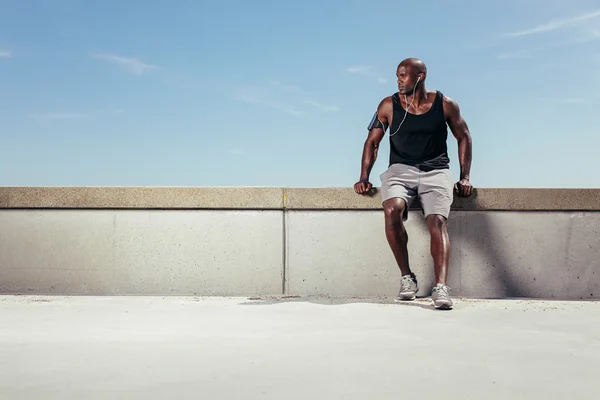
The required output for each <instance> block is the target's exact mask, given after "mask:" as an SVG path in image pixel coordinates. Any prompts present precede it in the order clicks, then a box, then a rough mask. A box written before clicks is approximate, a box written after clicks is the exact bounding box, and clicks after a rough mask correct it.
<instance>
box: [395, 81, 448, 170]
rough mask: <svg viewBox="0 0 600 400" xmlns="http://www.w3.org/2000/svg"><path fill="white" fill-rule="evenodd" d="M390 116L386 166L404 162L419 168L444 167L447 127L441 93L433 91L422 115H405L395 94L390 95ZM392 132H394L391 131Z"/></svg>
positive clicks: (446, 166) (446, 165) (445, 167)
mask: <svg viewBox="0 0 600 400" xmlns="http://www.w3.org/2000/svg"><path fill="white" fill-rule="evenodd" d="M392 103H393V105H394V116H393V118H392V125H391V127H390V131H389V132H390V165H392V164H397V163H400V164H406V165H411V166H414V167H417V168H419V169H420V170H422V171H431V170H434V169H448V168H449V164H450V158H449V157H448V147H447V144H446V140H447V138H448V129H447V126H446V118H445V117H444V104H443V95H442V93H441V92H439V91H436V95H435V100H434V101H433V105H432V106H431V109H430V110H429V111H427V112H426V113H425V114H422V115H414V114H411V113H410V112H409V113H408V114H407V115H406V119H405V120H404V123H403V124H402V126H401V127H400V129H398V127H399V126H400V122H401V121H402V118H404V114H405V112H406V111H405V109H404V107H402V104H401V103H400V97H399V94H398V93H395V94H394V95H393V96H392ZM394 132H396V133H395V134H394Z"/></svg>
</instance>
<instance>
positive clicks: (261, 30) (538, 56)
mask: <svg viewBox="0 0 600 400" xmlns="http://www.w3.org/2000/svg"><path fill="white" fill-rule="evenodd" d="M558 3H559V2H549V1H542V0H535V1H534V0H509V1H502V2H496V1H494V2H492V1H476V0H438V1H433V0H431V1H415V2H400V1H397V0H395V1H387V0H385V1H377V0H372V1H366V0H364V1H357V0H344V1H342V0H335V1H334V0H330V1H325V0H318V1H317V0H305V1H303V2H299V1H293V2H292V1H284V0H281V1H266V0H256V1H252V2H250V1H241V0H240V1H231V0H223V1H219V2H217V1H203V0H178V1H163V0H160V1H159V0H154V1H141V0H128V1H121V0H104V1H102V2H100V1H76V0H55V1H40V0H30V1H22V0H3V1H2V2H0V93H1V96H0V135H1V136H2V137H1V139H2V141H1V142H0V143H1V144H0V185H8V186H296V187H298V186H300V187H328V186H329V187H350V186H352V185H353V184H354V183H355V181H356V180H357V179H358V177H359V173H360V158H361V153H362V146H363V143H364V139H365V137H366V134H367V131H366V125H367V124H368V123H369V121H370V119H371V117H372V115H373V112H374V110H375V109H376V107H377V104H378V103H379V101H380V100H381V99H382V98H383V97H385V96H388V95H391V94H393V93H394V92H395V91H396V90H397V88H396V83H395V69H396V66H397V64H398V63H399V62H400V61H401V60H402V59H404V58H406V57H419V58H421V59H422V60H423V61H425V63H426V64H427V66H428V69H429V74H428V78H427V82H426V83H427V87H428V88H429V89H438V90H440V91H442V92H443V93H444V94H446V95H448V96H450V97H451V98H453V99H454V100H456V101H457V102H458V104H459V105H460V107H461V109H462V112H463V115H464V117H465V119H466V120H467V122H468V124H469V126H470V129H471V133H472V136H473V166H472V173H471V177H472V179H471V180H472V183H473V184H474V186H476V187H600V174H599V173H598V149H600V128H599V124H600V122H599V119H598V111H597V104H598V101H599V100H600V74H598V71H599V70H600V51H599V50H600V6H599V5H598V4H597V2H596V1H593V0H587V1H583V0H571V1H569V2H560V4H558ZM387 140H388V137H387V136H386V138H385V139H384V142H383V146H382V149H381V150H380V154H379V158H378V160H377V163H376V165H375V167H374V169H373V172H372V176H371V177H372V182H373V183H374V184H375V185H380V181H379V175H380V174H381V173H382V172H383V171H384V170H385V169H386V168H387V161H388V151H389V145H388V142H387ZM449 150H450V156H451V163H452V164H451V167H452V171H453V172H454V175H455V177H456V178H458V171H459V166H458V157H457V145H456V141H455V140H454V138H453V137H452V136H451V134H449Z"/></svg>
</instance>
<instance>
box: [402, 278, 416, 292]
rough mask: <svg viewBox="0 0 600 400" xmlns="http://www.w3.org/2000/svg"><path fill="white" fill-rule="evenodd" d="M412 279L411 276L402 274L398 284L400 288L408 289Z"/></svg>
mask: <svg viewBox="0 0 600 400" xmlns="http://www.w3.org/2000/svg"><path fill="white" fill-rule="evenodd" d="M412 283H413V281H412V278H411V277H409V276H404V277H402V282H401V284H400V286H401V288H402V290H408V289H410V286H411V285H412Z"/></svg>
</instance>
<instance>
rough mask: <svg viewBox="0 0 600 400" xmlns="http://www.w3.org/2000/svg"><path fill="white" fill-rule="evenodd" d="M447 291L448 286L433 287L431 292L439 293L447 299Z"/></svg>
mask: <svg viewBox="0 0 600 400" xmlns="http://www.w3.org/2000/svg"><path fill="white" fill-rule="evenodd" d="M449 289H450V288H449V287H448V286H435V287H434V288H433V291H434V292H439V293H440V294H441V295H442V296H446V297H448V296H449V293H448V292H449Z"/></svg>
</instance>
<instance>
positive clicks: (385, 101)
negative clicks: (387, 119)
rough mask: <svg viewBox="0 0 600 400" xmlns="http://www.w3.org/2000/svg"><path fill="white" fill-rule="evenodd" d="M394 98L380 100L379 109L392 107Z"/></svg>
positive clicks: (391, 96)
mask: <svg viewBox="0 0 600 400" xmlns="http://www.w3.org/2000/svg"><path fill="white" fill-rule="evenodd" d="M394 96H395V94H392V95H389V96H386V97H384V98H383V99H381V101H380V102H379V108H390V109H391V107H392V104H393V103H394V99H393V97H394Z"/></svg>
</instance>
